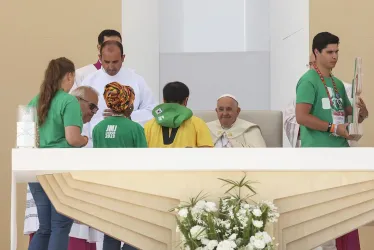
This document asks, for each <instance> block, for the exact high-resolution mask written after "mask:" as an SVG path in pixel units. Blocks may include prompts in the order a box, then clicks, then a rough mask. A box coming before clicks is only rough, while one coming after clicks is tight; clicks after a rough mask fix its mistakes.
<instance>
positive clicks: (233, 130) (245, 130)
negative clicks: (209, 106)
mask: <svg viewBox="0 0 374 250" xmlns="http://www.w3.org/2000/svg"><path fill="white" fill-rule="evenodd" d="M216 112H217V117H218V120H215V121H212V122H209V123H207V125H208V127H209V130H210V132H211V135H212V138H213V142H214V147H216V148H260V147H266V144H265V141H264V138H263V137H262V134H261V130H260V127H259V126H258V125H257V124H254V123H251V122H248V121H244V120H242V119H239V118H238V116H239V113H240V107H239V103H238V101H237V99H236V98H235V97H234V96H233V95H230V94H225V95H222V96H220V97H219V98H218V99H217V108H216Z"/></svg>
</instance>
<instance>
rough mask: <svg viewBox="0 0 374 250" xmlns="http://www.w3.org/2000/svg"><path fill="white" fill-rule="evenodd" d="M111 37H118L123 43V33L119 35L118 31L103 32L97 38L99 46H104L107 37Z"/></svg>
mask: <svg viewBox="0 0 374 250" xmlns="http://www.w3.org/2000/svg"><path fill="white" fill-rule="evenodd" d="M110 36H117V37H119V38H120V39H121V41H122V36H121V33H119V32H118V31H116V30H103V31H101V33H100V35H99V36H98V37H97V43H98V44H99V45H102V44H103V42H104V38H105V37H110Z"/></svg>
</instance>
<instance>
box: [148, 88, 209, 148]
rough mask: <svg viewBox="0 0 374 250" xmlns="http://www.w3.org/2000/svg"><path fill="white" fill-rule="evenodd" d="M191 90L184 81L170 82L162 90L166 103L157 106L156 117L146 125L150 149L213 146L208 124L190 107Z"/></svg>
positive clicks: (154, 110) (154, 114) (154, 111)
mask: <svg viewBox="0 0 374 250" xmlns="http://www.w3.org/2000/svg"><path fill="white" fill-rule="evenodd" d="M189 95H190V90H189V89H188V87H187V86H186V85H185V84H184V83H182V82H170V83H168V84H166V85H165V87H164V89H163V99H164V103H162V104H160V105H158V106H156V107H155V108H154V109H153V111H152V114H153V117H154V118H153V119H152V120H150V121H149V122H147V123H146V124H145V126H144V131H145V136H146V139H147V143H148V147H150V148H186V147H188V148H196V147H200V148H203V147H213V146H214V145H213V140H212V137H211V135H210V131H209V128H208V126H207V125H206V124H205V122H204V121H203V120H201V119H200V118H198V117H196V116H194V115H193V113H192V111H191V110H190V109H189V108H187V107H186V106H187V102H188V98H189Z"/></svg>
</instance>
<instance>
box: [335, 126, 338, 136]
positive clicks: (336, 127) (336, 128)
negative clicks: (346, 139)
mask: <svg viewBox="0 0 374 250" xmlns="http://www.w3.org/2000/svg"><path fill="white" fill-rule="evenodd" d="M334 125H335V126H334V134H336V131H337V130H338V125H336V124H334Z"/></svg>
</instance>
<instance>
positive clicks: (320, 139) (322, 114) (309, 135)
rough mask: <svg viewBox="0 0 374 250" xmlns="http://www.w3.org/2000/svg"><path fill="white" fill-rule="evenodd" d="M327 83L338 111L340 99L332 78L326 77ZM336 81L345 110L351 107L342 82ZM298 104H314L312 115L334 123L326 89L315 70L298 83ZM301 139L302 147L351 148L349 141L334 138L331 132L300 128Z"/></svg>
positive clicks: (336, 79)
mask: <svg viewBox="0 0 374 250" xmlns="http://www.w3.org/2000/svg"><path fill="white" fill-rule="evenodd" d="M325 81H326V85H327V88H328V89H329V92H330V96H331V98H332V102H333V108H334V110H338V107H337V105H336V102H337V100H338V99H337V98H336V96H335V91H334V89H333V84H332V81H331V78H330V77H325ZM334 81H335V83H336V87H337V88H338V91H339V95H340V101H341V102H342V104H343V108H346V107H349V106H351V103H350V101H349V99H348V96H347V92H346V91H345V88H344V84H343V83H342V81H340V80H339V79H338V78H336V77H334ZM296 103H308V104H312V109H311V111H310V114H312V115H313V116H316V117H318V118H319V119H320V120H323V121H327V122H333V117H332V110H331V105H330V101H329V98H328V95H327V93H326V89H325V87H324V85H323V83H322V81H321V79H320V77H319V75H318V73H317V72H316V71H315V70H309V71H308V72H306V73H305V74H304V75H303V76H302V77H301V78H300V80H299V82H298V83H297V87H296ZM300 139H301V147H349V144H348V141H347V140H346V139H345V138H343V137H338V136H334V135H333V134H331V133H329V132H324V131H318V130H313V129H309V128H307V127H305V126H300Z"/></svg>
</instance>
